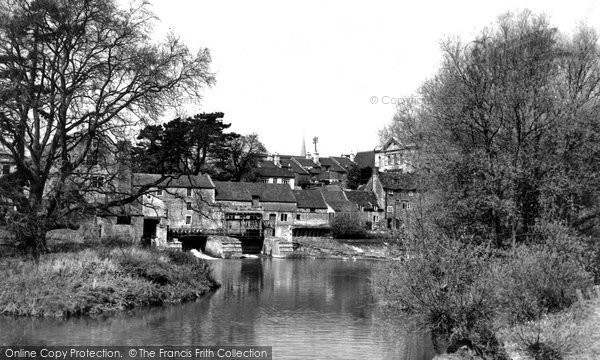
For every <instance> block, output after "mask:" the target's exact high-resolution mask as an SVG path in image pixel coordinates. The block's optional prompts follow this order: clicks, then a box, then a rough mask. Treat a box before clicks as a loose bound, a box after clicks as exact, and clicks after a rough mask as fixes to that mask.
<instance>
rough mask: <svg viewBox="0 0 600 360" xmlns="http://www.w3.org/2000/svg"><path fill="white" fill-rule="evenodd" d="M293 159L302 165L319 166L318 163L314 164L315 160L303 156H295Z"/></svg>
mask: <svg viewBox="0 0 600 360" xmlns="http://www.w3.org/2000/svg"><path fill="white" fill-rule="evenodd" d="M294 159H295V160H296V161H297V162H298V163H300V165H302V166H307V167H319V165H317V164H315V162H314V161H313V160H312V159H307V158H303V157H295V158H294Z"/></svg>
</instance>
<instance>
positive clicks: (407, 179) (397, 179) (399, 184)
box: [379, 172, 417, 190]
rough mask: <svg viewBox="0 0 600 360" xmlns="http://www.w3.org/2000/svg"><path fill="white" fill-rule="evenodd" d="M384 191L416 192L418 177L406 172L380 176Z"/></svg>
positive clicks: (387, 173) (385, 173) (388, 173)
mask: <svg viewBox="0 0 600 360" xmlns="http://www.w3.org/2000/svg"><path fill="white" fill-rule="evenodd" d="M379 180H380V181H381V184H382V185H383V188H384V189H389V190H416V189H417V185H416V175H415V174H413V173H404V172H384V173H380V174H379Z"/></svg>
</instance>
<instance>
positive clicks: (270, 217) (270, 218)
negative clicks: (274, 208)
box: [269, 214, 277, 221]
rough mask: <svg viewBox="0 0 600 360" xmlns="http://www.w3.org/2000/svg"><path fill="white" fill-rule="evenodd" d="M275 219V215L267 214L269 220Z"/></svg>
mask: <svg viewBox="0 0 600 360" xmlns="http://www.w3.org/2000/svg"><path fill="white" fill-rule="evenodd" d="M276 219H277V215H275V214H269V221H275V220H276Z"/></svg>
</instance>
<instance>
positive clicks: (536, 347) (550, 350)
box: [509, 308, 583, 360]
mask: <svg viewBox="0 0 600 360" xmlns="http://www.w3.org/2000/svg"><path fill="white" fill-rule="evenodd" d="M582 317H583V312H582V309H580V308H576V309H573V310H572V311H569V312H564V313H560V314H551V315H544V316H543V317H542V318H541V319H539V320H535V321H528V322H525V323H523V324H520V325H518V326H516V327H515V328H514V329H511V332H510V335H509V338H510V339H511V340H512V341H514V342H515V343H517V345H518V346H519V348H520V349H521V350H522V351H524V352H525V353H527V354H528V355H529V356H531V357H532V358H533V359H535V360H562V359H564V358H565V357H566V356H567V355H571V354H572V353H573V352H574V351H575V350H577V349H578V348H579V345H580V339H581V338H582V337H583V334H582V328H581V327H580V326H579V322H580V320H581V319H580V318H582Z"/></svg>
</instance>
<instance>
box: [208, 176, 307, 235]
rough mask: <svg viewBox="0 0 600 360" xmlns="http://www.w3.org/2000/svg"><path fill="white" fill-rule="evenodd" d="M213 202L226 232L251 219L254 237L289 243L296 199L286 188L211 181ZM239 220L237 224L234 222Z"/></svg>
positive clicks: (274, 185)
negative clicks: (270, 237)
mask: <svg viewBox="0 0 600 360" xmlns="http://www.w3.org/2000/svg"><path fill="white" fill-rule="evenodd" d="M214 183H215V199H216V202H217V203H218V205H219V206H220V207H221V210H222V212H223V213H224V215H225V220H231V221H229V222H227V221H226V229H225V230H226V231H230V230H233V229H234V228H235V227H236V226H239V228H240V229H241V230H244V229H246V228H247V226H246V225H248V224H245V223H244V221H246V220H247V221H250V219H252V220H253V221H255V220H260V221H261V223H252V224H250V225H252V229H251V230H252V231H253V232H255V235H256V236H257V237H260V236H262V235H266V236H277V237H282V238H285V239H288V240H290V239H291V237H292V225H293V223H294V215H295V214H296V209H297V207H296V198H295V197H294V193H293V192H292V189H291V188H290V187H289V185H286V184H268V183H249V182H229V181H215V182H214ZM234 220H235V221H237V220H239V221H238V222H239V224H238V223H236V222H234Z"/></svg>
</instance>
